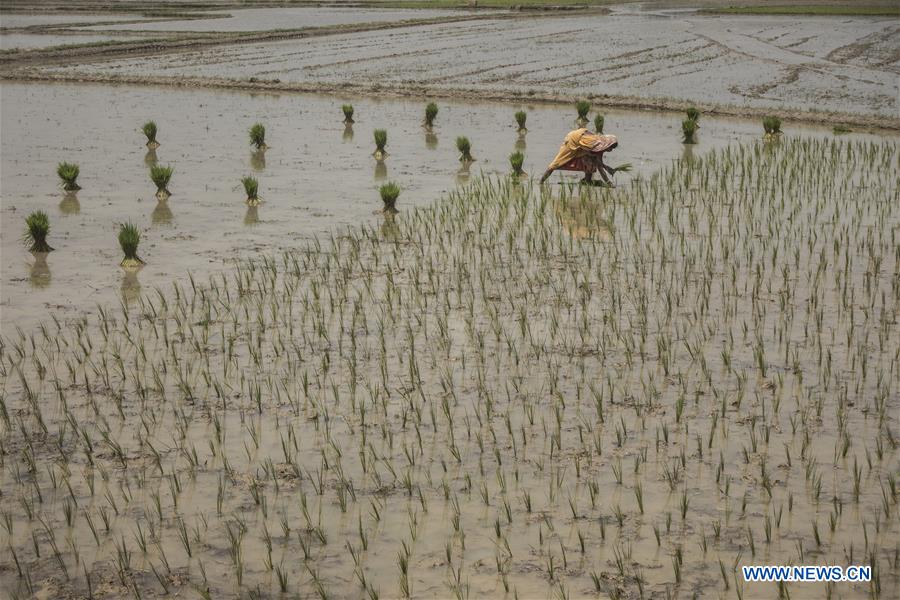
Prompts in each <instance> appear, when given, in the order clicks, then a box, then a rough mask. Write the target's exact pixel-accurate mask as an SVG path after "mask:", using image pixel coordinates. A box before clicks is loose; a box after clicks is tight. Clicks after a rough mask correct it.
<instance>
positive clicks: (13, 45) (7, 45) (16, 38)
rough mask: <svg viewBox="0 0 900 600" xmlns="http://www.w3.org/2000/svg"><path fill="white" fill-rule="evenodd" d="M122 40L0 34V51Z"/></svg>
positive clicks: (80, 35) (81, 35) (86, 35)
mask: <svg viewBox="0 0 900 600" xmlns="http://www.w3.org/2000/svg"><path fill="white" fill-rule="evenodd" d="M122 39H124V38H122V37H121V36H112V35H103V34H96V33H94V34H91V33H66V34H64V35H61V34H58V33H53V34H34V33H0V50H13V49H32V48H50V47H54V46H62V45H64V44H94V43H97V42H111V41H115V40H122Z"/></svg>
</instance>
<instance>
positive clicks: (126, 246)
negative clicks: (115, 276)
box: [119, 223, 144, 267]
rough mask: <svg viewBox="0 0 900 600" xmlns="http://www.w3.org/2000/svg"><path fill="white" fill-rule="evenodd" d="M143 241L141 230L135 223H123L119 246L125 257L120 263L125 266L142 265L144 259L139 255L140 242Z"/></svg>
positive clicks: (120, 230)
mask: <svg viewBox="0 0 900 600" xmlns="http://www.w3.org/2000/svg"><path fill="white" fill-rule="evenodd" d="M140 243H141V232H140V231H138V228H137V227H135V226H134V224H133V223H122V225H121V226H120V227H119V246H121V247H122V252H123V253H124V254H125V258H123V259H122V262H121V263H119V264H120V265H121V266H123V267H140V266H141V265H143V264H144V261H143V260H141V258H140V257H139V256H138V255H137V249H138V244H140Z"/></svg>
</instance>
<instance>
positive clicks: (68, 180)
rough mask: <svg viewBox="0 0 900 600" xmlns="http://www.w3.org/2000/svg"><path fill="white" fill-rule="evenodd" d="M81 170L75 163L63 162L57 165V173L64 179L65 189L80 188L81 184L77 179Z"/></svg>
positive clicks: (73, 189)
mask: <svg viewBox="0 0 900 600" xmlns="http://www.w3.org/2000/svg"><path fill="white" fill-rule="evenodd" d="M80 171H81V170H80V169H79V168H78V165H76V164H74V163H67V162H61V163H59V164H58V165H57V166H56V174H57V175H59V178H60V179H62V184H63V189H64V190H66V191H67V192H74V191H76V190H80V189H81V186H80V185H78V182H77V181H76V180H77V179H78V173H79V172H80Z"/></svg>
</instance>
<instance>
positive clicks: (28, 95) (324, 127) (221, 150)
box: [0, 83, 880, 334]
mask: <svg viewBox="0 0 900 600" xmlns="http://www.w3.org/2000/svg"><path fill="white" fill-rule="evenodd" d="M345 102H351V103H352V104H353V106H354V108H355V117H354V118H355V120H356V123H355V124H354V125H353V126H352V127H349V128H348V127H346V126H345V125H344V124H343V123H342V120H343V115H342V114H341V109H340V106H341V104H343V103H345ZM98 107H108V109H103V110H98ZM423 108H424V102H413V101H408V100H384V101H377V100H372V99H362V98H353V97H328V96H317V95H297V94H281V95H277V94H255V95H253V94H246V93H238V92H222V91H217V90H202V89H200V90H162V91H161V90H158V89H153V88H149V87H124V86H115V87H109V86H100V85H86V84H85V85H72V84H54V85H46V84H12V83H4V84H3V85H2V86H0V122H2V129H3V136H2V140H0V171H2V178H0V198H2V201H3V202H2V211H0V217H2V246H0V250H2V263H0V267H2V275H3V277H2V285H3V296H4V297H3V300H2V304H0V308H2V311H3V315H4V319H3V332H4V333H5V334H10V333H11V330H10V328H11V327H13V326H16V325H19V326H22V325H25V324H28V325H36V324H37V323H38V322H39V321H41V320H45V319H46V318H47V317H48V316H49V313H50V312H53V313H54V314H57V315H58V316H61V317H65V318H70V317H72V318H74V317H78V316H79V315H81V314H83V312H84V311H85V310H91V311H93V310H94V309H95V307H96V305H97V304H101V305H110V306H115V305H117V304H118V303H119V302H120V301H121V300H122V299H123V298H124V299H125V300H129V299H130V300H133V299H134V298H135V297H137V296H138V295H139V293H138V292H140V291H143V292H144V293H147V292H150V291H152V290H153V289H154V288H156V287H163V288H165V287H167V286H168V285H169V283H170V281H171V280H172V279H173V278H180V280H182V281H184V280H185V278H186V275H187V273H188V272H194V273H198V274H203V275H204V276H205V274H206V273H208V272H211V271H217V270H221V269H222V268H226V267H227V266H228V264H229V261H231V260H232V259H234V258H244V257H249V256H255V255H258V253H260V252H269V253H271V252H275V251H278V250H282V249H286V248H294V247H296V246H297V245H298V244H300V243H301V242H302V241H303V240H305V239H307V238H308V237H309V236H311V235H313V234H317V233H323V232H330V231H335V230H337V229H339V228H343V227H345V226H348V225H351V224H354V223H359V222H360V221H366V222H370V223H374V222H376V221H377V220H378V219H379V218H380V217H378V216H377V215H373V212H374V211H376V210H378V209H379V208H380V200H379V198H378V191H377V189H378V186H380V185H381V184H383V183H384V182H385V181H388V180H393V181H396V182H397V183H398V184H400V186H401V187H402V188H403V192H402V196H401V199H400V206H401V207H411V206H427V205H430V204H432V203H434V202H435V201H436V200H437V199H438V198H439V197H441V195H442V194H444V193H445V192H448V191H450V190H452V189H453V188H454V187H456V186H457V185H458V184H460V183H465V182H467V181H468V180H470V179H471V178H472V177H476V176H478V175H479V174H480V173H486V174H493V175H499V174H504V173H507V172H508V171H509V163H508V159H507V157H508V156H509V154H510V153H512V152H514V151H521V152H523V153H524V155H525V164H524V168H525V171H526V172H527V173H529V174H532V175H534V176H536V177H537V176H540V174H541V173H542V172H543V169H544V168H545V167H546V165H547V163H549V162H550V160H551V159H552V158H553V155H554V153H555V152H556V150H557V148H558V146H559V143H560V142H561V140H562V138H563V136H564V135H565V133H566V132H567V131H568V130H569V129H570V128H572V127H574V126H575V124H574V123H573V121H574V117H575V116H576V115H575V110H574V108H572V107H560V106H548V105H533V106H530V105H527V104H526V105H519V104H511V103H478V104H469V103H464V102H458V101H455V102H449V101H448V102H445V101H441V102H439V110H440V112H439V114H438V118H437V121H436V124H435V126H434V127H433V129H432V130H431V131H427V130H426V129H424V128H423V127H422V112H423ZM520 108H522V109H525V110H526V111H527V112H528V115H529V117H528V132H527V133H525V134H524V135H520V134H519V133H518V132H517V131H516V123H515V120H514V119H513V113H514V112H515V111H516V110H519V109H520ZM596 112H601V113H603V114H605V119H606V123H605V128H606V130H607V131H609V132H613V133H615V134H617V135H618V136H619V137H620V139H621V140H622V142H621V148H620V150H618V151H617V152H616V153H618V154H620V156H618V157H616V156H613V157H612V161H613V164H618V163H625V162H630V163H632V164H633V166H634V171H633V172H632V173H629V174H625V173H621V174H619V175H617V180H618V182H619V184H620V185H628V182H629V181H630V180H632V179H634V178H636V177H649V176H650V175H651V174H653V173H654V172H656V171H658V170H659V169H661V168H663V167H665V166H667V165H669V164H670V163H671V162H672V161H673V160H675V159H678V158H682V157H691V156H699V155H702V154H703V153H705V152H707V151H708V150H710V149H714V148H721V147H723V146H726V145H728V144H730V143H734V142H738V141H747V140H754V139H757V138H758V137H759V135H760V131H761V127H760V125H759V123H758V122H756V121H749V120H740V119H723V118H704V120H703V124H702V129H701V133H700V135H699V138H698V141H699V143H698V144H697V145H695V146H685V145H683V144H682V143H681V131H680V119H679V118H678V117H677V116H675V115H672V114H668V113H652V112H626V111H617V110H604V108H603V106H602V105H595V106H594V112H593V113H592V115H591V116H592V117H593V114H594V113H596ZM151 119H153V120H155V121H156V122H157V123H158V125H159V128H160V132H159V140H160V142H161V144H162V145H161V146H160V147H159V148H158V149H156V150H155V151H154V152H150V151H148V149H147V148H146V147H145V145H144V142H145V141H146V140H145V138H144V136H143V134H142V133H141V132H140V130H139V128H140V126H141V125H142V124H143V123H144V122H146V121H147V120H151ZM257 121H260V122H262V123H264V124H265V126H266V127H267V137H268V144H269V146H271V148H270V149H269V150H267V151H266V152H265V153H264V154H263V155H257V154H256V153H255V152H253V151H252V148H251V146H250V145H249V141H248V138H247V130H248V129H249V127H250V126H251V125H252V124H253V123H254V122H257ZM377 128H386V129H387V131H388V146H387V149H388V153H389V156H388V158H387V159H386V160H384V161H383V162H378V161H376V160H375V159H373V157H372V151H373V150H374V149H375V147H374V141H373V131H374V130H375V129H377ZM786 130H787V131H788V134H789V135H804V136H813V137H832V136H833V134H832V133H831V131H830V130H829V129H826V128H821V127H800V126H797V125H793V124H792V125H786ZM88 132H89V133H88ZM460 135H464V136H467V137H468V138H469V140H470V142H471V144H472V153H473V155H474V157H475V159H476V161H475V162H474V163H472V164H471V165H469V166H468V167H467V168H464V167H463V165H461V164H460V162H459V160H458V156H459V152H458V151H457V149H456V137H457V136H460ZM850 137H853V138H855V139H861V140H862V139H868V140H876V139H880V138H878V137H876V136H871V135H864V134H850ZM616 153H613V154H616ZM63 161H68V162H74V163H77V164H78V165H79V166H80V168H81V173H80V178H79V183H80V185H81V187H82V189H81V190H80V191H78V192H77V193H74V194H72V193H67V192H64V191H63V190H62V189H61V187H60V185H59V183H58V180H57V179H56V177H55V169H56V166H57V164H58V163H60V162H63ZM155 163H158V164H161V165H171V166H172V167H173V168H174V171H175V172H174V175H173V177H172V182H171V185H170V189H171V191H172V194H173V195H172V197H171V198H170V199H169V200H168V201H166V202H163V203H159V202H157V201H156V199H155V198H154V192H155V187H154V185H153V184H152V182H151V181H150V178H149V176H148V170H149V167H150V165H151V164H155ZM244 175H253V176H255V177H257V178H258V180H259V182H260V194H261V196H262V197H263V199H264V200H265V202H264V203H263V204H262V205H261V206H259V207H256V208H252V209H251V208H248V207H247V206H246V205H245V204H244V202H243V200H244V196H243V189H242V188H241V184H240V178H241V177H242V176H244ZM577 177H578V175H577V174H567V175H565V176H562V175H558V176H554V179H553V181H557V180H558V179H562V178H568V179H573V178H577ZM34 210H43V211H45V212H46V213H47V214H48V215H49V217H50V219H51V227H52V232H51V235H50V238H51V242H52V243H51V245H53V246H55V247H56V248H58V250H59V251H57V252H54V253H51V254H50V255H49V256H48V257H47V259H46V262H40V263H38V264H35V261H34V260H33V257H32V256H31V254H30V253H28V252H27V248H26V247H25V246H24V245H23V244H22V243H21V240H20V238H21V231H22V227H23V220H24V218H25V216H27V215H28V214H29V213H30V212H31V211H34ZM211 214H216V215H218V219H217V221H216V223H215V226H211V225H210V222H209V217H210V215H211ZM124 221H132V222H134V223H135V224H136V225H138V227H139V228H140V229H141V231H142V232H143V236H144V240H143V243H142V245H141V250H142V252H143V254H144V257H145V258H146V260H147V261H148V266H147V267H146V268H144V269H143V270H142V271H141V272H140V273H139V274H137V275H136V276H133V275H131V274H129V275H127V276H126V275H123V273H122V272H121V270H120V269H119V268H118V266H117V265H118V261H119V260H120V259H121V257H120V256H119V247H118V243H117V241H116V232H117V228H118V225H117V224H118V223H121V222H124Z"/></svg>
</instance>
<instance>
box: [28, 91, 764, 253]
mask: <svg viewBox="0 0 900 600" xmlns="http://www.w3.org/2000/svg"><path fill="white" fill-rule="evenodd" d="M341 110H342V112H343V114H344V124H345V125H346V127H347V128H349V129H350V130H351V131H352V127H353V124H354V123H355V120H354V118H353V117H354V114H355V111H354V108H353V106H352V105H350V104H344V105H342V107H341ZM590 110H591V103H590V102H588V101H587V100H579V101H578V102H577V103H576V111H577V114H578V117H577V118H576V120H575V125H576V126H585V125H587V124H588V115H589V114H590ZM438 112H439V109H438V106H437V105H436V104H435V103H433V102H430V103H429V104H428V105H427V106H426V107H425V118H424V121H423V126H424V127H425V128H426V129H427V130H428V131H431V129H432V128H433V126H434V123H435V120H436V118H437V115H438ZM514 117H515V121H516V125H517V127H518V132H519V135H520V140H521V139H522V138H523V137H524V135H525V134H526V133H527V131H528V129H527V127H526V123H527V113H526V112H525V111H523V110H520V111H517V112H516V113H515V115H514ZM699 121H700V111H699V110H698V109H697V108H695V107H689V108H688V109H687V111H686V118H685V120H684V121H682V124H681V127H682V134H683V139H682V141H683V142H684V143H685V144H696V143H697V133H698V130H699V128H700V125H699ZM593 125H594V131H595V132H596V133H603V130H604V125H605V117H604V115H603V114H600V113H597V114H596V115H595V117H594V122H593ZM763 128H764V131H765V139H767V140H776V139H778V136H780V135H781V133H782V132H781V120H780V119H779V118H778V117H775V116H768V117H765V119H764V120H763ZM141 130H142V131H143V133H144V135H145V136H146V138H147V144H146V145H147V148H148V153H147V156H146V157H145V162H146V163H147V164H148V166H149V175H150V180H151V181H152V182H153V184H154V185H155V186H156V190H157V191H156V198H157V201H158V205H157V208H156V209H155V210H154V218H155V219H158V220H160V221H161V222H166V221H168V220H171V210H169V208H168V204H167V201H168V199H169V197H170V196H171V192H170V191H169V183H170V181H171V178H172V174H173V173H174V169H173V167H172V166H171V165H160V164H158V162H157V156H156V150H157V148H159V147H160V143H159V141H158V140H157V135H158V132H159V130H158V127H157V125H156V123H155V122H154V121H148V122H147V123H145V124H144V125H143V126H142V128H141ZM373 137H374V141H375V151H374V152H373V154H372V155H373V156H374V157H375V159H376V161H377V167H376V172H381V173H386V168H385V167H384V161H385V159H386V158H387V156H388V153H387V141H388V134H387V130H385V129H376V130H375V131H374V136H373ZM249 138H250V143H251V145H252V146H253V147H254V152H253V154H252V156H251V164H252V165H253V166H254V168H255V169H256V170H263V169H264V168H265V152H266V150H267V149H268V146H267V144H266V129H265V126H264V125H263V124H262V123H255V124H254V125H253V126H252V127H251V128H250V130H249ZM456 147H457V150H458V151H459V153H460V154H459V161H460V163H461V165H462V167H461V170H460V173H459V178H458V179H459V181H460V182H461V183H465V182H468V180H469V169H470V166H471V164H472V163H473V162H474V161H475V158H474V156H473V154H472V145H471V142H470V141H469V138H468V137H466V136H459V137H457V138H456ZM524 163H525V155H524V154H523V153H522V152H521V150H520V149H516V150H515V151H514V152H513V153H512V154H510V155H509V164H510V171H511V174H512V176H513V177H514V178H518V179H522V178H524V177H526V176H527V173H525V171H524V169H523V166H524ZM379 167H380V169H379ZM625 167H626V168H625V169H619V170H626V171H627V170H630V165H626V166H625ZM79 174H80V168H79V166H78V165H77V164H74V163H68V162H62V163H60V164H59V165H58V167H57V175H58V177H59V178H60V181H61V185H62V186H63V189H64V190H65V191H66V192H67V193H68V194H73V195H74V193H75V192H77V191H78V190H79V189H81V188H80V186H79V185H78V176H79ZM241 185H242V186H243V189H244V192H245V194H246V204H247V206H248V214H247V217H246V218H245V222H247V223H253V222H256V220H258V216H257V212H256V210H257V207H258V206H259V205H260V203H261V202H262V199H261V198H260V196H259V180H258V179H257V178H256V177H253V176H252V175H246V176H244V177H242V178H241ZM399 194H400V186H399V185H398V184H397V183H396V182H393V181H389V182H387V183H385V184H383V185H382V186H381V187H380V188H379V195H380V197H381V200H382V204H383V207H384V210H385V211H386V212H387V213H392V212H395V211H396V202H397V198H398V197H399ZM69 202H71V200H69ZM49 231H50V222H49V217H48V216H47V214H46V213H45V212H43V211H35V212H33V213H31V214H30V215H29V216H28V217H27V218H26V239H27V241H28V244H29V249H30V251H31V252H41V253H43V252H49V251H52V250H53V248H52V247H50V245H49V244H48V242H47V236H48V235H49ZM119 241H120V246H121V248H122V251H123V254H124V259H123V266H124V265H125V264H128V265H132V266H134V265H141V264H143V260H142V259H141V258H140V257H139V256H138V255H137V247H138V245H139V243H140V231H139V230H138V229H137V227H136V226H135V225H134V224H132V223H123V224H121V225H120V230H119Z"/></svg>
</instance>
